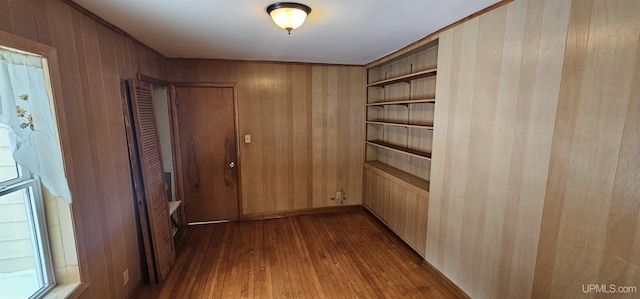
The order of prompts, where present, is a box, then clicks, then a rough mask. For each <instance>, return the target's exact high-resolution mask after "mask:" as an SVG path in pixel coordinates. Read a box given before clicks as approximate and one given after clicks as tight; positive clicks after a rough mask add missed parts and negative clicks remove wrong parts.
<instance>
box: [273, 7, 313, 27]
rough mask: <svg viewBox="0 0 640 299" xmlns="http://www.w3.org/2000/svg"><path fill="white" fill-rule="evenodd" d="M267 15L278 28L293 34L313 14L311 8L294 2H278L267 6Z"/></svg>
mask: <svg viewBox="0 0 640 299" xmlns="http://www.w3.org/2000/svg"><path fill="white" fill-rule="evenodd" d="M267 13H268V14H269V16H271V19H272V20H273V22H274V23H276V25H278V27H280V28H282V29H284V30H287V32H289V34H291V30H293V29H296V28H298V27H300V25H302V23H304V20H305V19H306V18H307V15H308V14H309V13H311V7H309V6H306V5H304V4H300V3H294V2H278V3H274V4H271V5H269V6H267Z"/></svg>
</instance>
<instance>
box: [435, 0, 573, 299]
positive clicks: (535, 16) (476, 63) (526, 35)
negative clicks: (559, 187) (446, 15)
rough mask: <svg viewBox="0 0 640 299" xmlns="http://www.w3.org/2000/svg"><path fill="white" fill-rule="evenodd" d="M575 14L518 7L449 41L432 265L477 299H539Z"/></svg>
mask: <svg viewBox="0 0 640 299" xmlns="http://www.w3.org/2000/svg"><path fill="white" fill-rule="evenodd" d="M569 4H570V1H568V0H567V1H524V0H523V1H514V2H512V3H510V4H508V5H506V6H502V7H500V8H497V9H495V10H492V11H490V12H488V13H485V14H483V15H481V16H479V17H477V18H474V19H471V20H469V21H467V22H465V23H463V24H461V25H458V26H456V27H453V28H451V29H449V30H447V31H445V32H443V33H441V34H440V36H439V40H440V44H439V54H438V57H439V61H438V81H437V85H438V86H437V89H436V92H437V94H436V98H437V101H438V105H436V111H435V121H436V122H437V123H438V125H437V130H435V132H434V143H433V144H434V148H433V164H432V174H433V175H432V176H431V177H432V179H431V194H430V195H431V198H430V200H429V204H430V206H429V217H428V219H429V222H428V228H429V234H428V235H427V241H426V245H427V248H428V250H427V252H426V259H427V261H428V262H429V263H430V264H432V265H434V266H435V267H436V268H437V269H438V270H440V271H441V272H442V273H444V274H445V275H446V276H447V277H448V278H449V279H451V280H452V281H453V282H454V283H456V284H457V285H458V286H459V287H460V288H461V289H463V290H464V291H465V292H467V293H468V294H469V295H470V296H471V297H474V298H526V297H528V296H529V295H530V294H531V288H532V282H533V274H534V267H535V263H536V250H537V242H538V237H539V229H540V221H541V218H542V206H543V203H544V190H545V187H546V182H547V173H548V165H549V160H550V158H549V157H550V152H551V141H552V137H553V125H554V119H555V112H556V105H557V99H558V95H559V89H560V76H561V74H562V63H563V57H564V49H565V39H566V32H567V23H568V18H569ZM443 102H445V103H443Z"/></svg>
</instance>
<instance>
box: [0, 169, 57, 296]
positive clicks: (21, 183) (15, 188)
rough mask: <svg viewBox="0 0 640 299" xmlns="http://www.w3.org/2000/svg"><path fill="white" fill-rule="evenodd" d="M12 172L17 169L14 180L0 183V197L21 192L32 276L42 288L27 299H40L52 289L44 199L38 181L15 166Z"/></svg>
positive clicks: (53, 273) (54, 284)
mask: <svg viewBox="0 0 640 299" xmlns="http://www.w3.org/2000/svg"><path fill="white" fill-rule="evenodd" d="M16 168H17V169H18V174H19V177H18V178H13V179H10V180H7V181H2V182H0V197H2V196H5V195H8V194H11V193H14V192H20V191H21V192H23V195H22V198H23V201H24V205H25V210H26V211H25V212H26V216H27V223H28V224H29V233H30V234H31V246H32V248H33V258H34V260H35V269H36V275H37V278H38V283H39V284H42V286H41V287H40V289H38V290H37V291H36V292H34V293H33V294H31V297H30V298H40V297H42V296H44V295H45V294H46V293H48V292H49V291H50V290H51V289H53V288H54V287H55V286H56V277H55V269H54V265H53V258H52V255H51V246H50V244H51V242H50V240H49V231H48V229H47V220H46V212H45V209H44V198H43V196H42V189H41V185H40V178H39V177H38V176H35V175H32V174H31V172H29V170H28V169H27V168H25V167H21V166H19V165H17V164H16Z"/></svg>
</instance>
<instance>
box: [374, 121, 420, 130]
mask: <svg viewBox="0 0 640 299" xmlns="http://www.w3.org/2000/svg"><path fill="white" fill-rule="evenodd" d="M367 124H368V125H382V126H394V127H404V128H416V129H429V130H433V125H416V124H403V123H392V122H386V121H367Z"/></svg>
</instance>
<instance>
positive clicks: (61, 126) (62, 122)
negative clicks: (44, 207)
mask: <svg viewBox="0 0 640 299" xmlns="http://www.w3.org/2000/svg"><path fill="white" fill-rule="evenodd" d="M0 45H2V46H4V47H9V48H13V49H17V50H21V51H25V52H28V53H32V54H36V55H40V56H41V57H42V58H44V59H46V60H47V66H48V76H49V77H48V79H49V84H50V87H51V93H52V95H53V102H52V109H53V110H54V111H55V116H54V120H55V122H56V123H57V128H58V136H59V140H60V148H61V150H62V159H63V162H64V169H65V173H66V175H67V182H68V184H69V189H70V190H71V194H72V195H76V194H78V192H77V190H76V186H77V184H76V176H75V171H74V164H73V160H72V159H71V158H70V157H71V153H72V152H71V148H72V146H71V134H70V132H69V123H68V121H67V113H66V110H67V109H65V106H66V105H65V103H64V101H63V100H62V99H63V94H62V81H61V76H60V64H59V62H58V54H57V50H56V48H54V47H51V46H49V45H45V44H42V43H39V42H37V41H34V40H31V39H28V38H24V37H21V36H18V35H15V34H11V33H8V32H5V31H2V30H0ZM70 212H71V219H70V223H71V226H72V228H73V231H74V233H73V238H74V243H75V247H76V257H77V262H78V270H79V275H80V279H79V281H77V282H73V283H66V284H64V285H58V286H57V287H55V288H54V289H53V290H51V292H49V294H45V295H44V297H45V298H48V297H49V296H54V297H56V298H57V297H65V298H78V297H80V296H81V295H82V294H83V293H84V292H85V291H86V290H87V289H88V287H89V284H90V280H91V277H90V276H89V268H88V261H87V255H86V249H85V243H84V238H83V237H82V236H83V229H82V225H81V223H82V222H83V217H82V213H81V211H80V207H79V206H78V205H77V204H70ZM57 250H58V249H57V248H55V249H54V248H52V252H53V251H57ZM56 280H57V275H56Z"/></svg>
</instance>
